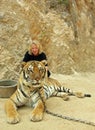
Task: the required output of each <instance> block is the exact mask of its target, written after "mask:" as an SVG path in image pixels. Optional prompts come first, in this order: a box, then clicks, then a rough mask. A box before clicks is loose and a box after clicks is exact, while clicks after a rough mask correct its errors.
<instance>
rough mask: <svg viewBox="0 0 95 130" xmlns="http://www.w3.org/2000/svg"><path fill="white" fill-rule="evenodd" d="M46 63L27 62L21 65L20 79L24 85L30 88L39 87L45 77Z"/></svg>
mask: <svg viewBox="0 0 95 130" xmlns="http://www.w3.org/2000/svg"><path fill="white" fill-rule="evenodd" d="M46 64H47V61H46V60H44V61H41V62H40V61H29V62H26V63H24V64H23V67H22V71H21V77H22V79H23V81H24V83H25V84H27V85H28V86H32V87H40V86H41V83H42V81H43V80H44V78H45V77H46V75H47V74H46V67H45V65H46Z"/></svg>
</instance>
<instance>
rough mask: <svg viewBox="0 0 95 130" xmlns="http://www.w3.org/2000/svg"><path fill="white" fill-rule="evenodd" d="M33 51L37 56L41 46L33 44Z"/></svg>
mask: <svg viewBox="0 0 95 130" xmlns="http://www.w3.org/2000/svg"><path fill="white" fill-rule="evenodd" d="M31 51H32V54H33V55H34V56H37V55H38V54H39V48H38V47H37V46H36V45H35V44H32V49H31Z"/></svg>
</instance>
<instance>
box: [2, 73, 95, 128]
mask: <svg viewBox="0 0 95 130" xmlns="http://www.w3.org/2000/svg"><path fill="white" fill-rule="evenodd" d="M52 77H54V78H56V79H58V80H59V81H60V82H62V84H64V86H66V87H68V88H72V89H73V90H77V91H83V92H84V93H90V94H91V95H92V97H91V98H82V99H81V98H77V97H74V96H70V100H69V101H63V99H62V98H58V97H53V98H50V99H48V100H47V102H46V106H47V109H48V110H50V111H52V112H54V113H57V114H60V115H65V116H70V117H75V118H81V119H83V120H87V121H91V122H94V123H95V93H94V92H95V74H92V73H86V74H75V75H71V76H68V75H60V74H52ZM6 100H7V99H5V98H0V130H95V126H91V125H87V124H83V123H78V122H73V121H68V120H66V119H61V118H59V117H55V116H52V115H49V114H47V113H45V114H44V118H43V120H42V121H40V122H31V121H30V120H29V114H30V112H31V108H29V107H26V106H25V107H22V108H19V110H18V111H19V113H20V115H21V121H20V122H19V123H18V124H14V125H11V124H8V123H7V122H6V116H5V112H4V103H5V101H6Z"/></svg>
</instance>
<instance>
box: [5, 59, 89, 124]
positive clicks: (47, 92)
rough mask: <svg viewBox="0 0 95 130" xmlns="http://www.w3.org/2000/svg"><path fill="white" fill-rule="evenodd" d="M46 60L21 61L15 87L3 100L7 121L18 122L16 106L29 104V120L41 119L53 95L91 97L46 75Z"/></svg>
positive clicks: (64, 97)
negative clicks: (48, 100)
mask: <svg viewBox="0 0 95 130" xmlns="http://www.w3.org/2000/svg"><path fill="white" fill-rule="evenodd" d="M46 64H47V61H45V60H44V61H29V62H26V63H23V65H22V70H21V72H20V74H19V78H18V82H17V89H16V91H15V92H14V93H13V94H12V95H11V96H10V98H9V99H7V101H6V102H5V113H6V118H7V122H8V123H10V124H16V123H18V122H20V120H21V119H20V115H19V113H18V110H17V109H18V108H19V107H21V106H23V105H27V104H30V106H31V108H32V110H31V113H30V120H31V121H34V122H37V121H41V120H42V119H43V116H44V112H45V110H46V105H45V102H46V100H47V99H48V98H50V97H52V96H55V97H61V98H63V100H65V101H66V100H68V99H69V96H70V95H73V96H76V97H78V98H84V97H91V95H90V94H83V93H82V92H76V91H75V92H74V91H72V90H71V89H69V88H66V87H64V86H63V85H62V84H61V83H60V82H59V81H58V80H56V79H54V78H51V77H48V76H47V69H46V66H45V65H46Z"/></svg>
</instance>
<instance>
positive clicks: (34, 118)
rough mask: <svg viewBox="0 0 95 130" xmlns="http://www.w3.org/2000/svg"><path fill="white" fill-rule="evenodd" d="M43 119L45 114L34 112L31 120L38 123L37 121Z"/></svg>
mask: <svg viewBox="0 0 95 130" xmlns="http://www.w3.org/2000/svg"><path fill="white" fill-rule="evenodd" d="M42 119H43V112H40V111H38V112H36V111H35V110H34V111H32V113H31V115H30V120H31V121H34V122H37V121H41V120H42Z"/></svg>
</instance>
